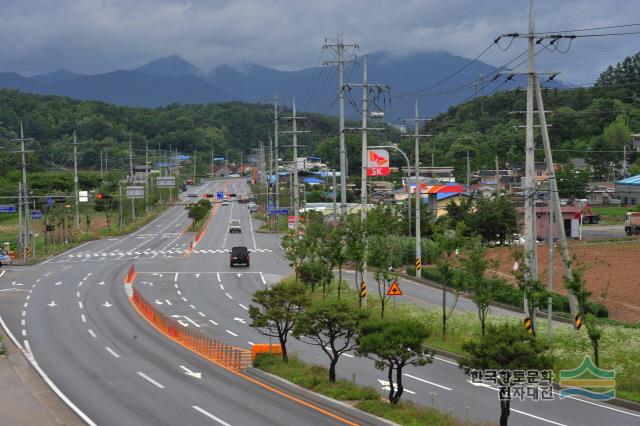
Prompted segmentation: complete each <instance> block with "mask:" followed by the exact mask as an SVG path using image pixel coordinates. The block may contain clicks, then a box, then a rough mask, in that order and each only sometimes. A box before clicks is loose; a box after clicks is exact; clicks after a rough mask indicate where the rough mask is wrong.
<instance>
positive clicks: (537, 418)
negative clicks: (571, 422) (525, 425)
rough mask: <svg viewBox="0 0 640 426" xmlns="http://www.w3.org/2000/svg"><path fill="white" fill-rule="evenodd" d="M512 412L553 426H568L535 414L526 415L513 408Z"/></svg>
mask: <svg viewBox="0 0 640 426" xmlns="http://www.w3.org/2000/svg"><path fill="white" fill-rule="evenodd" d="M511 411H513V412H516V413H518V414H522V415H523V416H528V417H532V418H534V419H536V420H542V421H543V422H547V423H551V424H552V425H558V426H567V425H565V424H564V423H558V422H554V421H553V420H549V419H545V418H544V417H538V416H534V415H533V414H529V413H525V412H524V411H520V410H516V409H515V408H512V409H511Z"/></svg>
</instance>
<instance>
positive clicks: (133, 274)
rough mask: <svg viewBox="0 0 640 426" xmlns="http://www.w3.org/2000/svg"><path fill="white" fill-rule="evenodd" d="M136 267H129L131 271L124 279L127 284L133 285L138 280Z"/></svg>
mask: <svg viewBox="0 0 640 426" xmlns="http://www.w3.org/2000/svg"><path fill="white" fill-rule="evenodd" d="M136 275H137V272H136V266H135V265H131V266H129V270H128V271H127V276H126V277H125V279H124V283H125V284H129V285H131V284H133V282H134V281H135V280H136Z"/></svg>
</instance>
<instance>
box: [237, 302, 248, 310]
mask: <svg viewBox="0 0 640 426" xmlns="http://www.w3.org/2000/svg"><path fill="white" fill-rule="evenodd" d="M238 305H239V306H240V307H241V308H242V309H244V310H245V311H248V310H249V308H247V307H246V306H244V305H243V304H242V303H238Z"/></svg>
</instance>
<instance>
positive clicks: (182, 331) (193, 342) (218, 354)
mask: <svg viewBox="0 0 640 426" xmlns="http://www.w3.org/2000/svg"><path fill="white" fill-rule="evenodd" d="M132 301H133V303H134V305H135V306H137V307H138V309H139V310H140V312H142V314H143V315H144V316H145V317H146V318H147V319H148V320H149V321H150V322H151V323H152V324H153V325H154V326H156V328H158V329H159V330H160V331H161V332H162V333H164V334H165V335H167V336H169V337H170V338H171V339H173V340H175V341H176V342H178V343H180V344H181V345H183V346H186V347H187V348H189V349H191V350H193V351H194V352H196V353H198V354H199V355H201V356H203V357H205V358H208V359H210V360H213V361H216V362H219V363H220V364H222V365H224V366H226V367H229V368H231V369H233V370H236V371H239V370H243V369H245V368H246V367H247V366H248V365H249V364H250V363H251V352H249V351H248V350H245V349H240V348H236V347H234V346H230V345H226V344H224V343H221V342H218V341H217V340H214V339H212V338H211V337H209V336H207V335H205V334H203V333H200V332H199V331H197V330H195V329H193V328H189V327H185V326H183V325H181V324H180V323H179V322H178V321H176V320H174V319H172V318H169V317H168V316H167V315H165V314H163V313H162V312H160V311H159V310H157V309H156V308H155V307H154V306H153V304H151V303H149V302H148V301H147V300H146V299H145V298H144V297H143V296H142V295H141V294H140V292H139V291H137V290H136V289H135V288H134V289H133V297H132Z"/></svg>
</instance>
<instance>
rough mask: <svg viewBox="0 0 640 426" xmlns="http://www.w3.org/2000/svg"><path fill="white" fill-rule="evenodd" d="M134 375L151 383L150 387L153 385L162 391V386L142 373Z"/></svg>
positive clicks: (138, 372)
mask: <svg viewBox="0 0 640 426" xmlns="http://www.w3.org/2000/svg"><path fill="white" fill-rule="evenodd" d="M136 374H137V375H138V376H140V377H142V378H143V379H145V380H146V381H147V382H149V383H151V384H152V385H154V386H155V387H157V388H160V389H164V385H162V384H160V383H158V382H156V381H155V380H153V379H152V378H151V377H149V376H147V375H146V374H144V373H143V372H142V371H137V372H136Z"/></svg>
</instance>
